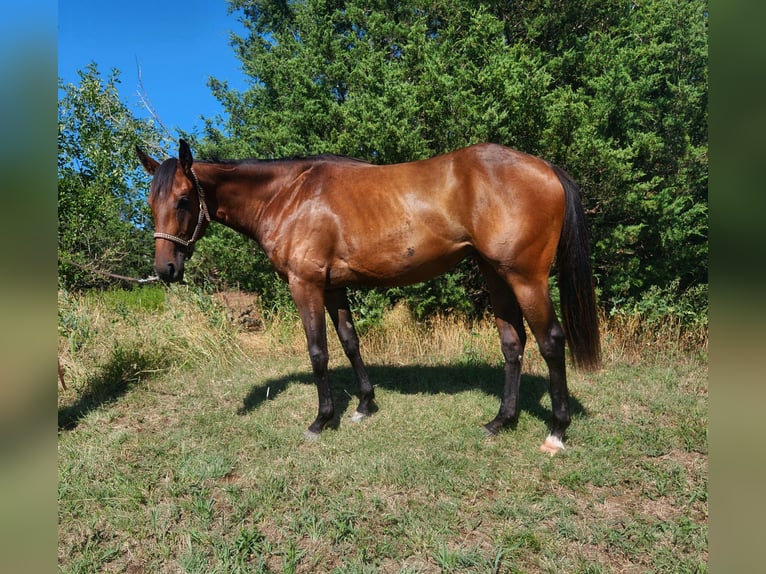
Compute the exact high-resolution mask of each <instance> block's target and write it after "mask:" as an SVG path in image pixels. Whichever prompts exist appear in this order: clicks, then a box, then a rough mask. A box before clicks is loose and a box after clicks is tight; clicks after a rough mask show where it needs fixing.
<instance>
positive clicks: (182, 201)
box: [176, 196, 189, 210]
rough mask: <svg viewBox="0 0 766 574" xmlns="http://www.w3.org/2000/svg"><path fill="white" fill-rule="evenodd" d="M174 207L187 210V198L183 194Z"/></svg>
mask: <svg viewBox="0 0 766 574" xmlns="http://www.w3.org/2000/svg"><path fill="white" fill-rule="evenodd" d="M176 209H179V210H187V209H189V198H188V197H186V196H184V197H182V198H181V199H179V200H178V205H177V206H176Z"/></svg>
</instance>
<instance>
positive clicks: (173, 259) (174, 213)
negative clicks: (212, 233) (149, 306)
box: [136, 140, 210, 282]
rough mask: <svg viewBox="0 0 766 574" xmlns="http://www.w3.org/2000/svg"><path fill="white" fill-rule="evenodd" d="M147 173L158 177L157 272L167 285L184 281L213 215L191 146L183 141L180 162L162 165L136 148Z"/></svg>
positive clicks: (154, 190) (154, 200) (152, 197)
mask: <svg viewBox="0 0 766 574" xmlns="http://www.w3.org/2000/svg"><path fill="white" fill-rule="evenodd" d="M136 153H137V154H138V159H139V160H140V161H141V164H142V165H143V166H144V169H145V170H146V171H147V172H148V173H149V174H150V175H153V176H154V179H152V186H151V190H150V192H149V205H150V207H151V208H152V215H153V216H154V231H155V233H154V238H155V245H154V268H155V269H156V270H157V274H158V275H159V276H160V279H162V280H163V281H168V282H173V281H181V280H182V279H183V276H184V261H185V260H186V258H187V257H190V256H191V254H192V252H193V251H194V242H195V241H197V239H199V238H200V237H202V234H203V233H204V232H205V228H206V227H207V223H208V222H209V221H210V215H209V214H208V212H207V206H206V204H205V194H204V191H203V189H202V186H200V184H199V180H198V179H197V176H196V174H195V173H194V170H193V169H192V162H193V158H192V153H191V149H189V144H187V143H186V142H185V141H184V140H181V141H180V150H179V152H178V159H176V158H170V159H166V160H165V161H164V162H162V163H160V162H158V161H157V160H155V159H153V158H151V157H149V156H148V155H147V154H146V153H144V151H143V150H141V149H140V148H138V147H136Z"/></svg>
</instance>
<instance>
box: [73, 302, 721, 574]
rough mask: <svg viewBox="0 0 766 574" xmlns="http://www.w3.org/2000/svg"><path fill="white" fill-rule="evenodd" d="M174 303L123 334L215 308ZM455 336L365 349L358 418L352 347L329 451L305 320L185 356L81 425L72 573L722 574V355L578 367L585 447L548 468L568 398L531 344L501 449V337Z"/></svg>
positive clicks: (406, 331)
mask: <svg viewBox="0 0 766 574" xmlns="http://www.w3.org/2000/svg"><path fill="white" fill-rule="evenodd" d="M175 297H176V295H173V294H171V295H168V299H167V301H166V302H165V303H163V306H162V308H159V307H155V308H153V310H151V311H150V310H140V309H136V310H134V311H133V315H132V318H129V319H124V318H123V319H119V321H120V322H121V323H120V324H121V325H123V326H124V325H126V324H127V322H129V321H135V319H136V314H141V313H145V314H147V315H149V314H155V315H158V318H157V320H158V321H170V318H171V317H174V316H176V315H185V316H186V317H187V321H188V322H189V324H194V325H195V326H196V327H195V328H196V329H199V328H201V327H200V325H201V323H200V322H199V321H200V320H201V318H198V319H195V317H198V315H197V313H198V310H199V309H200V307H199V305H198V304H197V303H194V302H193V304H192V305H191V306H184V305H185V304H184V305H181V303H179V301H178V300H177V299H176V298H175ZM182 299H183V300H184V301H188V299H184V298H183V297H182ZM89 304H92V303H89V302H82V305H84V306H87V305H89ZM99 308H101V307H99ZM80 310H81V311H82V313H83V315H87V314H88V313H86V312H85V311H86V310H87V309H86V308H85V307H83V308H81V309H80ZM138 323H140V321H138ZM102 328H103V326H99V324H94V325H91V326H90V330H91V331H93V332H97V331H99V329H102ZM125 328H127V327H125ZM211 328H213V327H211ZM436 328H437V329H438V333H437V332H432V334H431V336H430V337H428V338H427V339H426V340H425V341H424V340H423V339H424V338H423V331H422V330H423V329H427V327H423V326H415V325H411V324H410V325H405V324H404V323H403V319H402V318H401V317H400V316H395V317H393V318H392V320H391V321H390V322H389V323H388V327H387V328H386V329H383V331H382V332H380V333H377V334H374V333H373V334H370V335H369V336H368V337H365V339H364V340H363V342H362V347H363V352H365V355H366V358H367V361H368V363H369V365H370V374H371V377H372V379H373V381H374V383H375V384H376V395H377V403H378V405H379V407H380V410H379V412H377V413H376V414H375V415H374V416H373V417H371V418H370V419H369V420H367V421H364V422H362V423H359V424H354V423H351V422H350V420H349V415H350V414H351V413H352V412H353V409H354V408H355V406H356V400H355V397H354V396H353V395H354V393H355V392H356V390H355V384H354V381H353V375H352V372H351V370H350V368H349V367H348V366H347V364H346V362H345V358H344V357H343V356H342V352H340V350H339V346H338V345H337V343H334V344H333V349H332V350H331V353H332V357H333V358H332V361H331V367H332V372H331V378H332V381H333V388H334V396H335V400H336V408H337V410H338V411H340V412H339V424H338V426H337V428H336V429H334V430H328V431H326V432H325V433H323V434H322V436H321V438H320V440H319V441H317V442H315V443H307V442H305V441H304V440H303V438H302V435H303V431H304V429H305V428H306V426H307V425H308V424H309V423H310V422H311V420H313V416H314V415H315V409H316V391H315V389H314V387H313V384H312V382H311V378H310V377H309V375H308V358H307V356H306V353H305V350H304V344H303V342H302V341H301V339H300V332H299V331H298V330H297V329H294V328H293V327H291V326H290V321H289V320H285V322H284V323H281V324H272V325H270V326H268V327H267V328H266V329H265V330H264V331H261V332H259V333H254V334H244V333H242V334H240V335H239V336H236V337H233V338H230V339H229V340H227V341H225V344H226V347H225V348H230V347H232V346H234V347H237V348H238V349H239V351H238V352H237V353H235V355H234V358H231V359H229V360H227V361H222V360H219V361H210V360H205V357H207V356H210V357H213V356H215V353H214V351H213V346H214V343H213V342H212V341H210V340H208V342H207V343H206V344H209V345H210V348H209V349H207V350H205V349H203V350H202V358H201V359H200V360H197V361H194V362H189V363H187V366H186V367H184V368H175V367H172V366H169V364H168V363H167V358H166V359H165V361H166V362H164V363H162V364H160V365H159V367H158V368H157V369H156V372H154V373H153V374H151V375H149V376H146V377H142V378H140V379H138V380H134V381H132V382H130V383H128V384H126V385H125V386H124V388H121V389H120V390H119V392H117V393H116V394H115V395H114V396H113V397H112V399H111V400H103V401H99V402H97V403H96V404H94V405H92V408H88V409H83V410H81V411H79V412H78V413H76V416H74V418H73V419H72V424H70V425H68V426H66V427H64V428H62V430H61V431H60V436H59V457H58V458H59V568H60V571H62V572H101V571H105V572H139V571H147V572H222V573H224V572H226V573H228V572H349V573H350V572H360V573H361V572H397V573H398V572H411V573H412V572H566V573H572V572H582V573H586V572H588V573H596V572H705V571H706V569H707V567H706V564H707V508H708V506H707V504H708V503H707V434H706V428H707V364H706V361H705V360H704V353H699V352H698V353H691V354H688V353H687V354H684V353H679V352H677V351H673V352H668V353H667V354H666V355H665V356H663V354H662V353H661V352H657V351H656V350H655V351H652V356H651V359H650V360H640V357H638V356H637V355H636V354H632V355H630V356H627V355H623V356H622V357H621V356H620V353H617V352H613V353H612V354H611V355H609V359H608V362H607V364H606V365H605V368H604V369H603V370H602V371H600V372H599V373H596V374H587V375H585V374H580V373H577V372H576V371H570V391H571V393H572V405H573V411H574V420H573V423H572V426H571V427H570V430H569V432H568V440H567V447H568V448H567V450H566V451H564V452H563V453H561V454H559V455H557V456H555V457H553V458H551V457H549V456H547V455H544V454H542V453H540V452H539V451H538V447H539V445H540V444H541V443H542V440H543V439H544V437H545V435H546V432H547V425H546V423H547V420H548V417H549V408H550V403H549V398H548V396H547V394H546V392H545V391H546V386H547V383H546V379H545V374H546V373H545V370H544V369H543V368H542V362H541V361H540V359H539V357H538V356H536V354H535V352H534V350H532V349H530V350H528V352H527V354H528V355H529V357H528V360H527V368H526V369H525V375H524V378H523V380H522V397H521V406H522V413H521V416H520V419H519V423H518V425H517V427H516V429H514V430H510V431H507V432H504V433H502V434H500V435H499V436H497V437H493V438H487V437H485V436H484V433H483V432H482V430H481V424H482V423H484V422H486V421H488V420H489V419H491V418H492V417H493V416H494V414H495V413H496V411H497V407H498V396H499V392H500V386H501V381H502V365H501V364H500V362H499V352H497V356H496V357H493V356H492V353H491V351H490V350H491V349H494V348H497V342H496V340H494V339H495V338H494V333H493V329H492V327H491V325H490V326H487V325H480V326H474V328H473V329H469V328H467V327H465V326H462V325H460V324H459V323H458V322H449V321H445V322H442V323H437V324H436ZM166 335H173V336H174V337H176V338H181V337H182V336H191V335H190V334H188V333H186V334H184V333H181V332H180V331H179V332H169V331H166ZM195 337H197V338H196V339H195V340H197V341H198V340H203V341H204V340H205V339H204V337H203V338H202V339H199V334H197V335H195ZM96 338H97V337H96ZM408 342H409V343H408ZM429 347H430V348H429ZM62 348H66V345H63V344H62ZM184 348H185V347H184V345H181V344H180V343H178V344H177V345H176V346H174V347H172V348H171V351H172V349H184ZM171 351H168V352H171ZM176 352H180V351H176ZM221 352H223V350H222V351H221ZM81 353H82V354H83V355H84V356H87V357H92V356H97V355H98V354H97V353H94V352H92V351H89V350H88V348H87V346H86V347H85V348H83V350H82V351H81ZM104 357H109V354H108V353H106V354H104ZM490 357H492V358H490ZM68 359H69V360H70V362H72V363H75V362H77V360H78V356H77V355H72V356H69V357H68ZM170 363H173V361H171V362H170ZM151 368H152V367H151V365H145V366H144V370H151ZM100 369H101V371H100ZM73 370H74V371H75V372H78V371H77V369H73ZM91 371H94V372H103V369H102V367H99V365H98V364H97V362H95V363H93V364H92V365H90V366H89V367H82V368H81V373H82V374H81V375H80V378H79V379H77V378H75V379H74V380H73V381H71V384H70V385H69V386H70V390H69V391H68V392H67V393H63V392H62V394H61V397H60V405H59V413H60V418H61V412H62V410H66V409H67V408H68V407H69V405H71V404H73V403H76V402H77V400H78V396H79V395H80V393H82V392H87V389H88V388H90V387H89V386H88V385H90V386H91V387H92V386H93V384H94V383H93V380H94V379H93V378H92V375H90V374H89V373H90V372H91ZM119 377H120V375H119V374H118V375H117V378H119ZM106 378H109V377H106Z"/></svg>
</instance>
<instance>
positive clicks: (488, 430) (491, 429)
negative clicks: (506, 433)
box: [481, 424, 497, 438]
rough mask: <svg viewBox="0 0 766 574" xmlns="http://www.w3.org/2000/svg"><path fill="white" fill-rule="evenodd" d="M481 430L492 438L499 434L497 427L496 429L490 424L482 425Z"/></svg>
mask: <svg viewBox="0 0 766 574" xmlns="http://www.w3.org/2000/svg"><path fill="white" fill-rule="evenodd" d="M481 430H482V431H484V436H485V437H487V438H492V437H493V436H497V429H495V428H494V427H493V426H491V425H489V424H486V425H484V426H482V427H481Z"/></svg>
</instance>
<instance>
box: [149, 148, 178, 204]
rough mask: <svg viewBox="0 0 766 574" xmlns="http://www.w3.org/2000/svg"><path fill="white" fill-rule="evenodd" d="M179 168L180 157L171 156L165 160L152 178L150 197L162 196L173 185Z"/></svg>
mask: <svg viewBox="0 0 766 574" xmlns="http://www.w3.org/2000/svg"><path fill="white" fill-rule="evenodd" d="M176 169H178V158H175V157H171V158H168V159H166V160H165V161H163V162H162V163H161V164H160V166H159V167H158V168H157V171H156V172H154V179H152V188H151V190H150V191H149V197H150V198H151V197H160V196H161V195H162V192H163V191H164V190H166V189H171V188H172V187H173V179H174V178H175V176H176Z"/></svg>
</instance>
